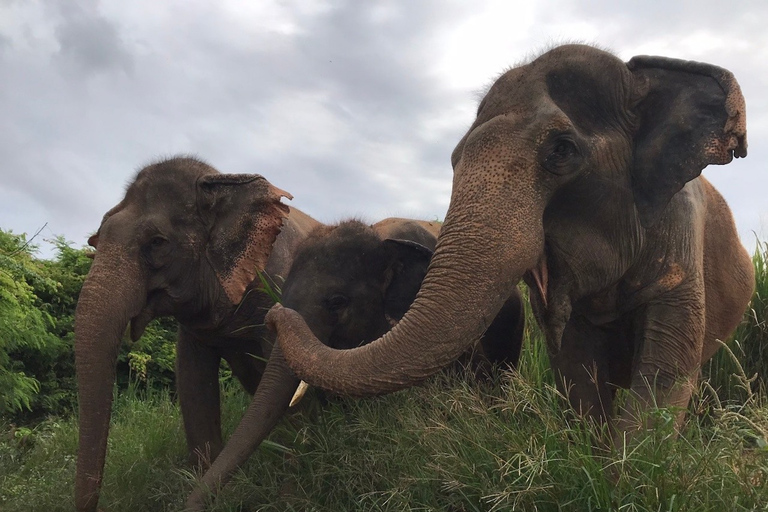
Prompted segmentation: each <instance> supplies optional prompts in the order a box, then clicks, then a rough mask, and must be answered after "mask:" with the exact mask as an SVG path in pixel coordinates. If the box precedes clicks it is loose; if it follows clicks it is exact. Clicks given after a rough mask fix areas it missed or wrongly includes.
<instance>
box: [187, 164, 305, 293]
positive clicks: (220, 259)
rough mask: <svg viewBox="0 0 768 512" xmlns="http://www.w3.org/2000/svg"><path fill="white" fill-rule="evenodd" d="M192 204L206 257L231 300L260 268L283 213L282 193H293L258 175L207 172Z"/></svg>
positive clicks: (284, 206)
mask: <svg viewBox="0 0 768 512" xmlns="http://www.w3.org/2000/svg"><path fill="white" fill-rule="evenodd" d="M197 189H198V193H197V202H198V208H199V210H200V213H201V215H202V217H203V219H204V221H205V222H206V223H207V227H208V233H209V239H208V244H207V248H206V252H207V257H208V261H209V262H210V263H211V266H212V267H213V269H214V270H215V271H216V275H217V277H218V278H219V282H220V283H221V286H222V287H223V288H224V291H225V292H226V294H227V297H228V298H229V300H230V301H231V302H232V304H239V303H240V301H241V300H242V298H243V294H244V293H245V289H246V287H247V286H248V285H249V284H250V283H251V281H253V280H254V278H255V277H256V275H257V274H258V273H259V272H261V271H263V270H264V268H265V266H266V264H267V259H269V255H270V253H271V252H272V244H274V242H275V239H276V238H277V235H278V234H279V233H280V230H281V228H282V225H283V219H284V218H285V217H287V216H288V211H289V208H288V206H286V205H284V204H282V203H281V202H280V198H281V197H287V198H288V199H292V196H291V195H290V194H289V193H287V192H285V191H283V190H280V189H279V188H277V187H275V186H273V185H272V184H271V183H269V182H268V181H267V180H266V178H264V177H262V176H259V175H258V174H209V175H206V176H203V177H201V178H200V179H198V181H197Z"/></svg>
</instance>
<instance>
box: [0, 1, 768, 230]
mask: <svg viewBox="0 0 768 512" xmlns="http://www.w3.org/2000/svg"><path fill="white" fill-rule="evenodd" d="M670 4H673V3H670ZM503 5H504V3H503V2H502V3H495V2H492V1H488V2H479V3H473V4H472V5H468V4H464V3H462V2H443V1H437V0H419V1H412V2H355V1H352V0H346V1H337V2H331V3H316V4H315V3H308V2H301V3H298V2H297V3H292V2H286V3H283V2H280V3H278V2H274V3H270V2H267V1H264V2H253V3H237V4H236V3H231V2H228V1H222V2H216V3H203V4H197V3H189V2H173V1H171V2H162V3H160V2H149V1H136V2H98V1H96V0H67V1H66V2H40V3H34V2H10V3H3V4H0V84H2V85H0V112H3V116H2V117H0V162H1V163H0V177H2V179H1V180H0V227H2V228H3V229H9V228H12V229H13V230H14V231H16V232H19V231H26V232H28V233H33V232H35V231H36V230H37V229H38V228H39V227H40V226H42V225H43V224H44V223H45V222H48V223H49V230H47V231H46V233H48V234H50V233H57V234H64V235H65V236H66V237H67V238H69V239H70V240H73V241H75V242H76V243H84V242H85V240H86V238H87V236H88V234H89V233H90V232H91V231H92V230H94V229H96V227H97V226H98V223H99V221H100V219H101V216H102V215H103V213H104V211H106V210H107V209H108V208H110V207H111V206H113V205H114V204H115V203H117V201H119V199H120V198H121V197H122V194H123V191H124V185H125V182H126V181H127V180H128V179H130V178H131V177H132V176H133V174H134V172H135V171H136V170H137V169H138V168H140V167H141V166H142V165H143V164H145V163H148V162H150V161H152V160H154V159H156V158H158V157H160V156H169V155H172V154H175V153H192V154H196V155H198V156H200V157H201V158H204V159H206V160H207V161H209V162H210V163H212V164H213V165H215V166H216V167H217V168H219V169H220V170H221V171H222V172H258V173H261V174H264V175H265V176H266V177H267V178H268V179H270V180H271V181H272V182H274V183H275V184H276V185H277V186H278V187H280V188H283V189H286V190H288V191H290V192H291V193H292V194H293V195H294V196H295V198H296V199H295V200H294V202H293V204H295V205H296V206H298V207H300V208H302V209H304V210H306V211H307V212H308V213H310V214H312V215H314V216H316V217H318V218H319V219H321V220H324V221H334V220H339V219H342V218H344V217H347V216H350V215H358V216H364V217H366V218H369V219H371V220H375V219H377V218H380V217H383V216H386V215H411V216H421V217H424V218H430V219H433V218H436V217H437V218H440V217H442V216H443V215H444V213H445V210H446V209H447V206H448V199H449V196H450V185H451V176H452V172H451V168H450V154H451V151H452V150H453V147H454V145H455V144H456V142H458V140H459V138H460V137H461V136H462V135H463V132H464V131H465V130H466V128H467V127H468V126H469V124H470V123H471V122H472V116H473V113H474V109H475V105H476V102H477V98H476V94H474V91H477V90H479V89H481V87H482V85H483V84H484V83H487V82H488V80H489V79H491V78H492V77H493V76H495V74H496V73H498V72H499V71H501V70H502V69H503V68H504V67H505V66H508V65H510V64H512V63H514V62H516V61H519V60H520V59H521V58H523V57H524V56H525V55H526V54H528V53H530V52H533V51H536V50H537V49H539V48H541V47H542V46H545V45H546V44H547V43H549V42H551V41H557V40H561V39H568V38H583V39H586V40H597V41H599V42H601V43H602V44H604V45H606V46H609V47H611V48H613V49H614V50H615V51H616V52H617V53H618V54H619V55H620V56H621V57H623V58H629V57H631V56H632V55H634V54H635V53H640V52H645V51H646V49H649V48H650V49H654V48H658V49H660V50H661V51H663V52H664V53H668V54H670V56H676V57H681V58H697V59H700V60H707V61H709V62H714V63H717V64H720V65H723V66H725V67H729V68H730V69H732V70H733V71H734V73H735V74H736V76H737V77H738V78H739V80H740V81H741V83H742V87H743V88H744V91H745V95H746V96H747V101H748V104H749V107H750V111H749V115H750V119H749V122H750V125H749V129H750V139H751V146H750V157H749V158H748V159H746V160H745V161H744V162H738V163H736V164H732V165H730V166H728V167H726V168H723V169H717V170H716V172H710V171H709V170H708V171H707V173H708V175H710V174H712V175H717V174H718V173H719V174H720V175H722V176H724V177H725V179H724V180H723V181H725V182H724V183H718V186H719V187H720V188H722V189H724V192H725V194H726V197H727V198H728V199H729V201H730V202H731V204H732V205H733V206H734V210H735V211H736V212H737V215H738V220H739V224H740V228H741V229H742V232H743V233H744V232H745V230H746V232H748V230H749V229H752V228H751V226H753V225H756V224H757V223H758V219H759V218H760V216H761V215H766V210H765V207H764V206H763V202H762V199H759V200H758V199H757V198H756V194H757V192H756V191H757V190H762V189H764V188H765V187H764V186H759V185H758V184H763V185H764V183H765V178H763V177H762V174H760V172H759V170H760V167H761V165H760V164H761V161H762V158H763V157H764V156H766V155H764V154H763V153H764V151H765V150H764V149H763V143H762V140H765V137H768V119H767V118H766V112H768V108H767V106H766V105H765V101H764V100H763V99H762V98H763V93H762V91H763V90H765V86H766V85H768V84H766V79H767V78H766V74H765V72H763V71H762V70H758V69H756V66H757V65H758V61H759V60H760V56H761V55H762V56H763V57H765V56H766V55H765V52H766V50H763V49H762V48H768V41H766V40H765V37H766V36H763V35H762V33H763V28H762V27H759V24H760V22H759V19H758V18H760V17H762V19H766V16H764V14H766V12H765V11H766V8H767V7H763V4H762V3H761V2H757V1H755V2H751V6H750V9H749V10H748V11H747V10H745V11H743V12H742V13H735V14H730V13H722V12H719V11H717V10H716V9H715V8H718V9H719V8H721V7H720V4H717V5H716V4H715V3H714V2H711V5H710V4H706V5H704V6H703V7H700V6H701V5H702V4H701V3H696V4H695V5H694V4H693V3H691V4H686V3H683V4H680V5H681V6H679V7H678V6H677V5H678V4H675V5H669V6H666V5H665V6H664V9H666V10H665V15H662V16H658V12H656V11H654V9H653V8H652V7H649V6H648V5H644V6H642V7H632V6H625V5H624V4H622V5H621V6H620V7H619V6H616V5H614V4H613V3H608V2H599V3H598V4H594V3H584V2H579V3H574V2H559V1H549V2H538V3H535V4H531V5H526V7H525V9H526V10H525V12H523V11H522V10H521V11H520V12H517V13H515V15H514V16H509V15H504V16H503V17H502V16H501V15H500V14H498V10H499V9H501V8H503ZM756 13H757V14H756ZM758 14H759V15H758ZM726 18H727V19H726ZM4 19H13V23H12V24H11V23H4V22H3V21H2V20H4ZM473 24H474V25H473ZM466 27H474V29H473V30H474V31H469V32H464V31H465V30H468V29H467V28H466ZM464 34H470V36H471V37H468V36H465V35H464ZM708 35H711V37H719V38H720V39H723V40H726V41H730V42H732V43H733V44H732V45H731V47H728V46H727V45H723V44H720V42H719V41H715V42H714V43H712V42H711V41H710V43H711V44H710V47H709V48H705V47H703V46H701V45H699V46H697V44H696V41H697V39H696V37H699V38H700V39H702V40H703V41H704V43H706V42H707V39H706V38H707V37H708ZM457 37H458V40H456V38H457ZM745 41H746V42H745ZM715 43H717V44H715ZM763 43H765V45H763ZM702 44H703V43H702ZM654 45H655V46H654ZM743 45H747V47H746V49H745V47H744V46H743ZM760 45H763V46H762V47H760ZM721 171H726V172H722V173H721ZM737 175H738V176H740V178H739V179H738V180H737V179H732V178H731V177H732V176H737ZM750 219H754V222H752V221H750ZM755 229H756V228H755Z"/></svg>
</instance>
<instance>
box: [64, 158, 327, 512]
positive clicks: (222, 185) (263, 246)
mask: <svg viewBox="0 0 768 512" xmlns="http://www.w3.org/2000/svg"><path fill="white" fill-rule="evenodd" d="M281 196H287V194H286V193H285V192H283V191H281V190H279V189H276V188H275V187H273V186H272V185H271V184H269V182H268V181H267V180H265V179H264V178H262V177H261V176H258V175H255V174H220V173H219V172H218V171H216V170H215V169H214V168H212V167H210V166H209V165H206V164H205V163H203V162H200V161H198V160H195V159H192V158H182V157H178V158H172V159H170V160H165V161H161V162H158V163H156V164H153V165H150V166H148V167H146V168H144V169H143V170H142V171H141V172H139V174H138V175H137V176H136V179H135V180H134V182H133V183H132V184H131V185H130V186H129V187H128V189H127V191H126V194H125V198H124V199H123V200H122V201H121V202H120V203H119V204H118V205H117V206H116V207H114V208H113V209H112V210H110V211H109V212H107V214H106V215H105V216H104V219H103V220H102V223H101V226H100V227H99V231H98V233H97V234H96V235H94V236H93V237H91V239H90V240H89V243H90V244H91V245H92V246H94V247H96V254H95V258H94V261H93V265H92V267H91V270H90V272H89V274H88V277H87V278H86V280H85V283H84V284H83V289H82V291H81V293H80V298H79V300H78V304H77V311H76V314H75V356H76V365H77V380H78V397H79V405H80V442H79V448H78V455H77V475H76V479H75V502H76V507H77V510H79V511H95V510H96V509H97V503H98V498H99V489H100V487H101V479H102V474H103V468H104V460H105V455H106V447H107V436H108V433H109V419H110V413H111V406H112V388H113V385H114V382H115V364H116V358H117V353H118V349H119V347H120V342H121V339H122V335H123V333H124V332H125V328H126V325H128V324H129V323H130V327H131V337H132V338H133V339H134V340H136V339H138V338H139V337H140V336H141V334H142V332H143V330H144V328H145V327H146V325H147V323H148V322H149V321H150V320H151V319H153V318H155V317H158V316H161V315H170V316H173V317H175V318H176V319H177V320H178V321H179V323H180V328H179V338H178V342H177V345H176V350H177V356H176V361H177V362H176V383H177V391H178V396H179V401H180V405H181V412H182V416H183V419H184V430H185V432H186V436H187V443H188V446H189V450H190V459H191V460H192V462H193V463H195V464H201V465H207V464H209V463H210V461H211V460H213V459H214V458H215V457H216V456H217V454H218V453H219V452H220V451H221V448H222V446H223V443H222V439H221V428H220V422H221V420H220V410H219V380H218V375H219V362H220V360H221V359H222V358H223V359H225V360H226V361H227V362H228V363H229V365H230V367H231V368H232V372H233V374H234V375H235V376H236V377H237V378H238V379H239V380H240V382H241V383H242V384H243V386H244V387H245V389H246V390H247V391H248V392H249V393H253V392H254V391H255V389H256V387H257V386H258V384H259V380H260V377H261V375H262V372H263V370H264V364H263V363H261V362H260V359H259V357H260V356H261V357H267V356H268V354H269V348H268V347H269V345H268V344H266V343H260V340H262V338H263V337H264V336H265V335H267V334H268V333H266V331H265V329H264V327H263V325H262V324H263V319H264V314H265V312H266V310H267V309H268V308H269V307H270V306H271V305H272V303H273V301H272V300H271V299H270V298H269V296H268V295H267V294H265V293H263V292H261V291H259V287H260V280H259V279H258V278H257V271H258V270H266V274H267V275H270V276H276V275H284V274H285V273H286V272H287V270H288V268H289V267H290V265H291V257H292V255H293V253H294V251H295V249H296V247H297V246H298V244H299V243H300V242H301V241H302V240H303V239H304V238H305V237H306V235H307V233H308V232H309V231H310V230H312V229H313V228H315V227H316V226H318V225H319V223H318V222H316V221H314V220H313V219H311V218H310V217H308V216H306V215H305V214H303V213H301V212H300V211H298V210H296V209H290V214H289V208H288V207H287V206H285V205H283V204H281V203H280V197H281ZM285 217H287V218H285ZM281 225H282V231H281ZM278 232H279V233H280V235H279V236H278ZM276 237H277V240H276V241H275V239H276ZM273 243H274V247H273ZM270 254H271V255H270ZM241 299H242V302H241Z"/></svg>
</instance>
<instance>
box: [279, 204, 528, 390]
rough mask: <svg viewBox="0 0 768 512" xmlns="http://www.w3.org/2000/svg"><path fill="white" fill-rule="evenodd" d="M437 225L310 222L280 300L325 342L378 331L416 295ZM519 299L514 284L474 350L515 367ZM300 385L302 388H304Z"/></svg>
mask: <svg viewBox="0 0 768 512" xmlns="http://www.w3.org/2000/svg"><path fill="white" fill-rule="evenodd" d="M439 231H440V225H439V224H438V223H436V222H426V221H416V220H409V219H396V218H391V219H385V220H383V221H381V222H378V223H376V224H374V225H373V226H367V225H365V224H363V223H362V222H359V221H355V220H350V221H346V222H342V223H341V224H338V225H336V226H322V227H319V228H316V229H315V230H314V231H313V232H312V233H310V235H309V236H308V237H307V239H306V240H304V242H303V243H302V244H301V245H300V246H299V248H298V250H297V254H296V259H295V260H294V262H293V265H292V266H291V269H290V271H289V273H288V276H287V277H286V279H285V284H284V285H283V289H282V297H281V300H280V302H281V303H282V304H283V305H284V306H285V307H288V308H291V309H293V310H295V311H298V312H299V313H300V314H301V316H302V317H303V318H304V320H305V321H306V323H307V325H308V326H309V328H310V329H311V330H312V332H313V333H314V334H315V336H317V338H318V339H320V340H321V341H322V342H323V343H324V344H325V345H327V346H329V347H331V348H335V349H348V348H354V347H358V346H360V345H364V344H366V343H368V342H370V341H373V340H375V339H376V338H378V337H380V336H381V335H383V334H384V333H385V332H387V331H388V330H389V329H391V328H392V327H393V326H394V325H395V324H396V323H397V322H398V321H399V320H400V319H401V318H402V317H403V315H405V312H406V311H408V308H409V307H410V306H411V303H412V302H413V301H414V299H415V298H416V293H417V292H418V291H419V288H420V286H421V282H422V280H423V279H424V276H425V275H426V273H427V267H428V265H429V260H430V258H431V257H432V253H433V251H434V248H435V244H436V243H437V235H438V234H439ZM522 308H523V306H522V301H521V298H520V294H519V292H518V290H517V288H515V290H514V293H513V294H512V296H511V297H510V298H509V299H508V301H507V303H506V304H505V306H504V307H503V308H502V310H501V312H500V313H499V314H498V316H497V317H496V319H495V320H494V322H493V323H492V324H491V326H490V327H489V329H488V330H487V331H486V333H485V335H484V336H483V338H482V339H481V342H480V346H479V347H478V350H477V352H479V354H474V355H473V356H472V365H473V366H476V368H475V369H476V370H481V371H484V370H486V369H487V363H491V364H497V365H500V366H503V367H508V368H510V367H514V366H515V365H516V364H517V360H518V358H519V356H520V346H521V340H522V335H523V322H524V317H523V309H522ZM304 389H305V388H304V387H302V389H301V391H302V392H303V390H304Z"/></svg>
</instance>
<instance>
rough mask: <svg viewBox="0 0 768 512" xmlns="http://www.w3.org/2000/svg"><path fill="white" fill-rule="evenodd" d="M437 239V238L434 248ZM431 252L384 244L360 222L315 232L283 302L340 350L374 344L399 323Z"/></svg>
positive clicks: (413, 245) (407, 243) (408, 244)
mask: <svg viewBox="0 0 768 512" xmlns="http://www.w3.org/2000/svg"><path fill="white" fill-rule="evenodd" d="M435 241H436V236H434V235H433V236H432V240H431V244H430V245H432V247H433V248H434V243H435ZM431 257H432V249H430V248H427V247H425V246H424V245H421V244H419V243H417V242H415V241H413V240H402V239H382V238H380V237H379V235H378V234H377V233H376V232H375V230H374V229H373V228H371V227H370V226H367V225H365V224H363V223H362V222H359V221H347V222H343V223H341V224H339V225H336V226H323V227H320V228H317V229H315V230H314V231H313V232H312V233H311V234H310V236H309V237H307V239H306V240H304V242H302V244H301V246H300V247H299V249H298V251H297V253H296V257H295V259H294V261H293V264H292V266H291V269H290V271H289V272H288V275H287V276H286V278H285V283H284V285H283V288H282V296H281V300H280V302H281V303H282V304H283V305H285V306H286V307H288V308H291V309H294V310H296V311H298V312H299V313H300V314H301V315H302V317H303V318H304V320H305V321H306V322H307V324H308V325H309V327H310V328H311V329H312V331H313V332H314V333H315V335H316V336H317V338H318V339H319V340H320V341H321V342H322V343H323V344H325V345H327V346H329V347H333V348H336V349H349V348H354V347H357V346H360V345H363V344H365V343H368V342H370V341H372V340H375V339H376V338H378V337H379V336H381V335H382V334H384V333H385V332H387V331H388V330H389V329H390V328H391V327H392V326H393V325H394V323H395V322H396V321H398V320H400V318H402V316H403V315H404V314H405V312H406V311H407V310H408V308H409V306H410V305H411V303H412V302H413V299H414V298H415V297H416V293H417V292H418V290H419V287H420V286H421V281H422V280H423V279H424V276H425V275H426V273H427V265H428V264H429V260H430V258H431Z"/></svg>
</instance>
